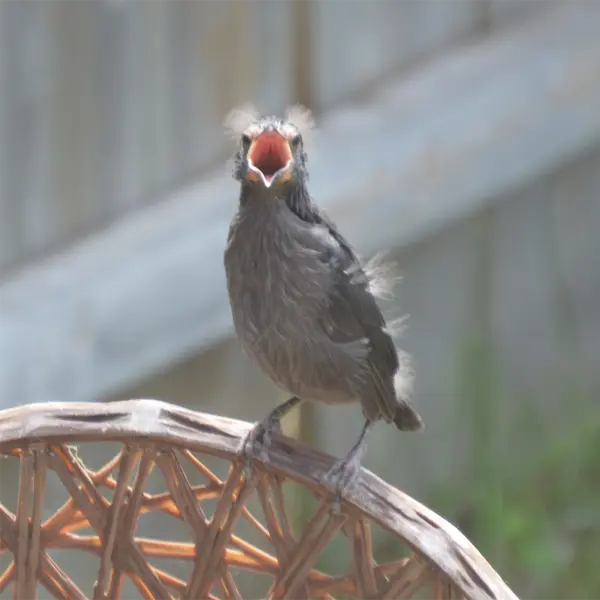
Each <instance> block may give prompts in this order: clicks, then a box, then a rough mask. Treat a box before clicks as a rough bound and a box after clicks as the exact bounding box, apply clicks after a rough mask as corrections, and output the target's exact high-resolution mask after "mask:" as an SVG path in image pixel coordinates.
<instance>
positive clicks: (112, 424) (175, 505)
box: [0, 400, 516, 600]
mask: <svg viewBox="0 0 600 600" xmlns="http://www.w3.org/2000/svg"><path fill="white" fill-rule="evenodd" d="M249 428H250V424H248V423H243V422H239V421H234V420H231V419H226V418H221V417H216V416H211V415H206V414H200V413H195V412H192V411H189V410H185V409H183V408H180V407H176V406H172V405H169V404H166V403H163V402H158V401H154V400H131V401H126V402H116V403H112V404H44V405H31V406H24V407H20V408H16V409H10V410H6V411H3V412H0V453H1V454H2V455H3V456H4V458H2V468H3V470H4V469H6V468H7V463H8V462H9V461H11V460H13V461H15V462H16V461H19V484H18V493H16V494H15V496H18V498H17V500H16V507H12V508H13V510H10V508H11V507H7V506H4V505H1V506H0V527H1V536H0V539H1V544H0V558H1V557H2V556H4V557H5V558H7V557H10V555H11V554H12V560H11V561H10V563H9V564H8V566H7V568H6V569H5V570H4V572H3V573H2V575H1V576H0V595H1V594H3V593H4V592H6V591H10V590H11V588H12V597H13V598H22V599H27V600H28V599H30V598H35V597H36V594H37V593H38V587H39V586H41V588H44V589H45V593H46V594H47V593H49V594H50V595H51V596H53V597H56V598H69V599H71V598H75V599H79V598H86V597H93V598H121V597H125V594H126V592H125V591H124V590H125V589H126V588H125V587H124V586H125V585H130V586H131V588H129V589H130V591H129V592H128V594H131V590H133V591H136V588H137V594H138V596H139V597H143V598H176V597H181V598H189V599H196V598H215V597H222V598H228V599H229V598H242V597H243V596H244V585H243V581H242V580H243V578H244V575H246V576H247V574H248V573H252V574H253V575H252V577H253V578H254V579H256V578H257V577H259V576H262V577H263V578H264V582H265V583H264V589H263V590H262V591H260V592H258V591H256V587H252V585H250V588H249V589H252V590H253V591H252V592H251V593H253V594H260V595H259V596H253V597H261V598H264V597H267V598H332V597H343V598H349V597H356V598H411V597H413V596H415V597H420V598H423V597H432V598H436V599H438V598H439V599H450V598H452V597H457V598H469V599H486V600H500V599H505V600H516V596H515V595H514V594H513V593H512V592H511V590H510V589H509V588H508V587H507V586H506V584H505V583H504V582H503V581H502V579H501V578H500V577H499V576H498V575H497V574H496V573H495V571H494V570H493V569H492V568H491V567H490V565H489V564H488V563H487V562H486V561H485V559H484V558H483V557H482V556H481V555H480V554H479V552H477V550H476V549H475V548H474V547H473V546H472V545H471V544H470V543H469V542H468V540H467V539H466V538H465V537H464V536H463V535H462V534H461V533H460V532H459V531H458V530H457V529H456V528H455V527H453V526H452V525H450V524H449V523H447V522H446V521H444V520H443V519H442V518H440V517H439V516H438V515H436V514H435V513H433V512H432V511H431V510H429V509H428V508H426V507H425V506H422V505H421V504H419V503H418V502H416V501H415V500H413V499H412V498H410V497H408V496H406V495H405V494H403V493H402V492H400V491H398V490H396V489H394V488H392V487H390V486H389V485H387V484H385V483H384V482H383V481H381V480H380V479H379V478H377V477H376V476H374V475H373V474H371V473H369V472H368V471H364V470H363V471H362V472H361V475H360V476H359V477H358V478H357V480H356V481H355V482H354V483H353V484H352V485H351V486H350V487H349V489H348V490H347V491H346V493H345V495H344V500H343V502H342V506H341V511H340V512H339V513H336V512H334V511H332V510H331V501H332V500H333V494H332V491H331V490H330V489H327V488H325V487H323V485H322V484H321V483H320V480H321V478H322V476H323V475H324V473H325V472H326V471H327V469H328V468H329V467H330V466H331V464H332V462H333V458H332V457H329V456H326V455H324V454H321V453H319V452H317V451H315V450H313V449H311V448H308V447H306V446H304V445H302V444H299V443H298V442H295V441H293V440H289V439H287V438H284V437H282V436H275V437H274V440H273V442H274V443H273V446H272V451H271V453H270V460H269V464H268V465H265V464H261V463H259V462H256V463H254V464H253V471H252V474H251V475H250V476H249V477H246V476H245V474H244V471H243V468H242V466H241V465H240V464H239V463H238V462H237V460H236V450H237V448H238V447H239V444H240V441H241V439H242V437H243V436H244V435H245V434H246V433H247V432H248V430H249ZM98 443H100V445H103V444H106V445H109V446H110V447H111V448H113V447H115V444H116V445H117V454H116V456H114V455H113V458H112V459H111V460H109V461H108V462H106V464H104V466H102V467H101V468H99V469H97V470H94V469H92V468H90V467H89V466H86V465H85V464H84V461H83V460H82V459H81V457H80V454H81V453H82V452H83V450H84V449H85V447H86V445H89V444H95V447H97V446H98ZM111 444H112V446H111ZM78 449H79V450H78ZM217 459H220V460H221V461H223V460H225V461H229V465H228V471H227V472H225V473H224V474H223V477H222V478H221V477H219V476H217V475H216V474H215V472H214V470H213V469H211V468H209V467H207V466H206V465H207V463H210V461H211V460H217ZM157 474H158V475H159V477H158V480H159V482H160V483H162V486H163V490H162V491H160V492H157V493H154V492H149V491H148V482H149V480H150V477H151V476H156V475H157ZM51 475H52V476H53V477H55V478H56V480H57V485H58V486H59V487H61V489H62V488H63V486H64V489H63V491H64V490H66V492H67V494H68V499H67V500H66V502H65V503H64V504H62V506H60V507H59V508H58V507H57V510H56V511H55V512H54V513H53V514H51V513H48V514H51V516H49V518H46V519H44V513H45V512H47V511H48V509H49V506H48V504H49V502H50V498H49V494H48V493H47V492H48V487H49V486H48V480H49V477H50V476H51ZM2 479H3V481H6V480H4V476H3V477H2ZM195 481H198V483H195ZM290 485H292V486H293V485H295V486H296V487H297V488H298V489H302V490H303V491H304V493H305V494H306V495H307V496H310V497H312V498H314V507H315V508H314V511H313V512H312V513H311V515H309V516H308V518H307V519H306V523H305V524H303V525H302V526H298V525H297V523H293V522H292V521H293V520H292V519H290V518H289V512H290V508H289V506H290V502H291V501H293V494H289V493H287V492H286V490H287V489H288V488H287V487H286V486H290ZM211 503H212V504H211ZM253 504H256V510H254V508H253V509H252V510H253V512H254V513H256V514H260V515H261V517H262V518H261V519H260V520H259V519H258V518H257V517H256V516H254V514H253V513H251V512H250V508H251V507H252V506H253ZM209 505H210V506H209ZM211 508H212V514H210V511H211ZM149 514H150V515H154V514H157V515H158V514H160V515H162V517H165V516H166V517H168V518H170V519H173V521H174V522H175V521H176V522H177V523H179V525H181V524H184V525H185V526H186V529H187V534H188V538H187V541H175V540H173V539H169V540H160V539H156V538H154V537H142V536H141V535H140V534H139V532H138V525H139V521H140V519H141V518H142V517H143V516H144V515H149ZM240 523H243V524H245V525H246V526H247V527H249V528H250V529H251V530H252V532H253V535H254V536H255V537H256V538H257V539H259V540H260V543H259V542H257V543H250V542H249V541H247V540H245V539H244V538H243V537H241V536H240V535H238V534H237V529H236V528H237V527H238V525H240ZM294 525H295V527H294ZM374 528H376V529H377V530H378V531H381V533H382V535H384V536H388V537H387V543H386V545H385V547H386V548H388V551H390V550H391V552H392V553H393V554H394V555H395V556H397V557H398V558H396V559H394V560H389V559H387V560H386V561H382V562H378V561H377V557H376V556H374V550H373V547H374V544H373V543H372V539H373V530H374ZM294 529H296V530H294ZM86 531H87V532H89V533H88V534H85V532H86ZM247 537H248V536H247ZM334 541H335V543H338V544H340V546H339V548H341V550H339V551H340V552H341V551H346V552H347V554H348V557H349V558H348V560H347V561H345V562H344V564H345V565H346V566H345V569H346V570H345V572H342V573H340V574H335V575H334V574H331V573H328V572H327V571H325V570H324V569H323V568H321V562H318V561H319V559H320V557H322V555H323V551H324V550H325V549H326V547H327V546H328V545H330V544H332V543H334ZM261 546H262V547H261ZM377 547H380V546H379V545H378V546H377ZM61 549H62V551H66V550H67V549H69V550H71V551H77V552H78V553H86V554H89V555H90V556H92V557H96V558H95V560H96V561H97V566H96V567H95V568H94V570H93V571H91V572H90V576H89V577H88V581H89V585H88V589H85V586H83V585H81V584H80V585H77V584H76V583H75V579H76V578H75V577H74V574H73V573H69V572H68V571H69V568H68V565H69V564H70V563H68V562H67V563H64V564H63V565H62V566H59V564H58V563H57V561H56V559H55V558H53V556H55V554H54V553H56V552H57V551H59V550H61ZM344 549H345V550H344ZM388 554H389V552H388ZM159 559H170V560H171V564H172V563H175V564H182V563H184V564H185V565H187V567H188V570H187V574H186V576H185V577H181V576H177V575H175V574H173V572H172V571H171V572H170V571H169V570H168V569H166V568H164V567H159V566H157V563H156V561H157V560H159ZM5 562H6V561H5ZM325 562H326V561H325ZM246 582H247V579H246ZM250 583H252V584H253V583H256V582H255V581H253V580H252V581H251V582H250ZM132 584H133V585H132ZM134 586H135V587H134ZM127 597H130V595H127Z"/></svg>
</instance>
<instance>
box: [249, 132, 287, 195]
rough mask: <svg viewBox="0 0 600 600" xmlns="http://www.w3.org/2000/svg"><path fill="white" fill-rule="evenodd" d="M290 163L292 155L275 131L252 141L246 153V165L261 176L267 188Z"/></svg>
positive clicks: (284, 141)
mask: <svg viewBox="0 0 600 600" xmlns="http://www.w3.org/2000/svg"><path fill="white" fill-rule="evenodd" d="M291 163H292V153H291V151H290V146H289V144H288V142H287V140H286V139H285V138H284V137H282V136H281V135H279V133H277V132H276V131H267V132H266V133H263V134H262V135H260V136H259V137H258V138H256V139H255V140H254V142H253V143H252V146H251V147H250V150H249V151H248V165H249V167H250V169H251V170H252V171H254V172H255V173H257V174H260V175H261V176H262V179H263V181H264V183H265V185H266V186H267V187H269V186H270V185H271V183H272V181H273V178H274V177H275V176H276V175H277V174H278V173H279V172H280V171H284V170H285V169H286V168H287V167H289V166H290V165H291Z"/></svg>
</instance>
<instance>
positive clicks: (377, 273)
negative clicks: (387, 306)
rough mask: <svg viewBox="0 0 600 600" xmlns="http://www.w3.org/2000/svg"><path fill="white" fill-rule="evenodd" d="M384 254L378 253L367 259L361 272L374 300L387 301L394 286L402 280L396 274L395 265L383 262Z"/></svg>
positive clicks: (390, 262)
mask: <svg viewBox="0 0 600 600" xmlns="http://www.w3.org/2000/svg"><path fill="white" fill-rule="evenodd" d="M384 261H385V253H383V252H380V253H378V254H376V255H375V256H373V257H372V258H371V259H369V260H368V261H367V262H366V263H365V265H364V266H363V270H364V272H365V274H366V276H367V279H368V280H369V289H370V291H371V293H372V294H373V295H374V296H375V297H376V298H382V299H385V300H389V299H390V298H392V296H393V295H394V289H395V287H396V284H397V283H398V282H399V281H400V279H402V278H401V277H400V276H399V275H398V274H397V273H396V263H395V262H393V261H385V262H384Z"/></svg>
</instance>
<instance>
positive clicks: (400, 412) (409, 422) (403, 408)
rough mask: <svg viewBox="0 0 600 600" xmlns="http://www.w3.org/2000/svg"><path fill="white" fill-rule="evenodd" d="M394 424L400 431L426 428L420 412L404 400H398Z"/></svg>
mask: <svg viewBox="0 0 600 600" xmlns="http://www.w3.org/2000/svg"><path fill="white" fill-rule="evenodd" d="M394 425H396V427H397V428H398V429H399V430H400V431H421V430H423V429H425V424H424V423H423V419H421V417H420V416H419V413H418V412H417V411H416V410H415V409H414V408H413V407H412V406H411V405H410V404H409V403H408V402H406V401H404V400H399V401H398V405H397V407H396V415H395V417H394Z"/></svg>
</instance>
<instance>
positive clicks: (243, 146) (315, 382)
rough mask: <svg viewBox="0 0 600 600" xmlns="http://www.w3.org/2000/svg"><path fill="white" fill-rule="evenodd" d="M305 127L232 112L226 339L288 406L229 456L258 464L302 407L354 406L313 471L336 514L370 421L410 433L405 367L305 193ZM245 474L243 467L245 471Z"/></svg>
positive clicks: (359, 278) (343, 244) (361, 271)
mask: <svg viewBox="0 0 600 600" xmlns="http://www.w3.org/2000/svg"><path fill="white" fill-rule="evenodd" d="M313 125H314V121H313V119H312V116H311V114H310V111H308V110H307V109H304V108H303V107H299V106H296V107H293V108H292V109H288V111H287V112H286V113H284V116H283V118H281V117H277V116H262V115H261V114H260V113H258V112H257V111H256V110H254V109H247V110H246V111H245V112H244V110H237V111H236V112H235V113H234V114H233V116H231V117H230V120H229V128H230V130H231V131H232V132H233V133H234V135H235V136H236V137H238V143H237V149H236V152H235V154H234V157H233V158H234V160H233V177H234V179H235V180H236V181H237V182H239V185H240V193H239V202H238V208H237V212H236V214H235V216H234V217H233V219H232V221H231V224H230V227H229V233H228V237H227V244H226V248H225V253H224V264H225V273H226V280H227V290H228V295H229V304H230V308H231V314H232V319H233V325H234V329H235V334H236V336H237V338H238V340H239V341H240V344H241V346H242V348H243V351H244V352H245V354H246V355H247V356H248V357H249V358H250V359H251V361H253V362H254V363H255V364H256V365H257V366H258V367H259V368H260V369H261V370H262V372H263V373H264V374H265V375H266V376H267V377H268V378H269V379H271V380H272V381H273V382H274V383H275V384H276V385H277V386H279V387H280V388H281V389H282V390H284V391H285V392H287V393H289V394H290V398H289V400H287V401H285V402H283V403H282V404H280V405H278V406H276V407H275V408H274V409H273V410H272V411H271V412H270V413H269V414H268V415H267V416H266V417H265V418H264V419H263V420H261V421H258V422H257V423H256V424H255V425H254V427H253V428H252V429H251V430H250V432H249V433H248V435H247V436H246V437H245V438H244V440H243V442H242V445H241V448H240V454H241V456H242V457H243V459H244V460H245V465H246V468H247V469H249V468H250V467H249V465H250V462H251V459H252V458H253V457H256V456H258V457H260V459H261V460H263V461H267V460H268V450H269V446H270V444H271V440H272V434H273V433H275V432H277V433H281V426H280V422H281V419H282V417H283V416H284V415H285V414H287V413H288V412H289V411H290V410H292V409H293V408H294V407H296V406H298V405H299V404H300V403H301V402H302V401H304V400H309V401H316V402H324V403H326V404H334V405H337V404H349V403H359V404H360V406H361V408H362V412H363V415H364V419H365V422H364V425H363V427H362V429H361V432H360V435H359V437H358V439H357V440H356V442H355V444H354V445H353V446H352V447H351V449H350V451H349V452H348V453H347V455H346V456H345V457H344V458H343V459H341V460H338V461H336V462H335V463H334V464H333V466H332V467H331V469H330V470H329V471H328V472H327V474H326V476H325V481H326V483H329V484H330V485H331V486H332V487H333V489H334V491H335V503H336V505H337V506H338V507H339V502H340V499H341V497H342V493H343V492H344V490H345V489H347V486H348V485H349V484H350V483H351V482H352V480H353V479H354V478H355V476H356V475H357V473H358V471H359V470H360V467H361V461H362V458H363V455H364V453H365V451H366V446H367V440H368V437H369V434H370V432H371V431H372V428H373V425H374V424H375V423H376V422H378V421H380V420H383V421H386V422H387V423H393V424H394V425H395V426H396V428H397V429H399V430H401V431H420V430H422V429H423V428H424V424H423V420H422V419H421V417H420V416H419V414H418V413H417V411H416V410H415V409H414V408H413V406H412V405H411V403H410V401H409V391H410V387H411V386H410V383H411V380H412V377H411V375H412V369H411V367H410V361H409V359H408V356H407V355H406V354H405V353H404V352H401V351H399V350H398V349H397V348H396V346H395V344H394V341H393V338H392V332H391V331H390V329H389V328H388V325H387V323H386V320H385V318H384V316H383V314H382V311H381V309H380V307H379V305H378V303H377V297H376V294H375V287H376V284H377V281H376V275H375V273H374V272H370V270H369V268H368V265H366V264H363V263H362V262H361V260H360V259H359V257H358V255H357V253H356V251H355V250H354V248H353V247H352V246H351V244H350V243H349V242H348V241H347V240H346V238H345V237H344V236H343V235H342V234H341V233H340V231H339V230H338V228H337V227H336V225H335V224H334V222H333V221H332V220H330V219H329V218H328V216H327V215H326V214H325V213H324V212H323V211H322V210H321V209H320V208H319V207H318V206H317V205H316V204H315V202H314V201H313V198H312V196H311V194H310V193H309V191H308V175H309V172H308V157H307V152H306V149H305V138H306V137H307V136H309V135H310V130H311V129H312V127H313ZM247 472H248V471H247Z"/></svg>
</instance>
